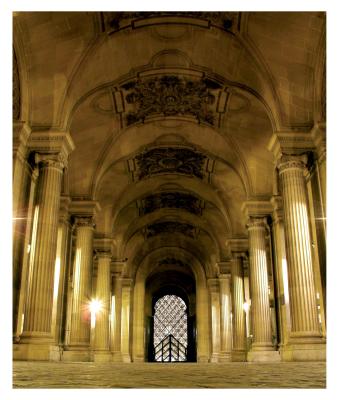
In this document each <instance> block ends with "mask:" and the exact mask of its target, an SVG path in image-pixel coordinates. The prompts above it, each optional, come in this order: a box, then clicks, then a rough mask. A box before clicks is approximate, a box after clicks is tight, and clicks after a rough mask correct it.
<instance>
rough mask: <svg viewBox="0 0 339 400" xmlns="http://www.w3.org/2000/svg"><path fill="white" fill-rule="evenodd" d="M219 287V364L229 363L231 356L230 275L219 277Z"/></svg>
mask: <svg viewBox="0 0 339 400" xmlns="http://www.w3.org/2000/svg"><path fill="white" fill-rule="evenodd" d="M219 287H220V357H219V361H220V362H228V361H231V354H232V320H231V312H232V301H231V275H230V274H221V275H219Z"/></svg>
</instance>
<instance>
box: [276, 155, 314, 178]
mask: <svg viewBox="0 0 339 400" xmlns="http://www.w3.org/2000/svg"><path fill="white" fill-rule="evenodd" d="M307 161H308V158H307V155H305V154H304V155H300V156H286V155H283V156H282V157H281V158H280V160H279V161H278V163H277V167H278V170H279V174H282V173H284V172H285V171H288V170H290V169H300V170H302V171H303V172H304V171H305V170H306V166H307Z"/></svg>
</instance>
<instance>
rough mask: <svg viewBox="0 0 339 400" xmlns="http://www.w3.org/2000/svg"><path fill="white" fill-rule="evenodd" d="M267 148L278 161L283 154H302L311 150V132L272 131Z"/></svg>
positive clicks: (312, 142)
mask: <svg viewBox="0 0 339 400" xmlns="http://www.w3.org/2000/svg"><path fill="white" fill-rule="evenodd" d="M267 149H268V150H269V151H271V152H272V153H273V155H274V158H275V160H276V161H278V160H279V159H280V158H281V157H282V155H283V154H302V153H305V152H307V151H313V150H314V149H315V144H314V140H313V137H312V134H311V132H294V131H292V132H291V131H288V132H286V131H284V132H275V133H273V135H272V136H271V139H270V141H269V144H268V146H267Z"/></svg>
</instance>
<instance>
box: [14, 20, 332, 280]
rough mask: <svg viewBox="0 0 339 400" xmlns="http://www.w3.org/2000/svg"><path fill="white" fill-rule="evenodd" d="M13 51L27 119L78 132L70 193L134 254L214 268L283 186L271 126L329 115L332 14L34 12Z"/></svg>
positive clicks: (126, 253) (101, 229)
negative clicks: (255, 203)
mask: <svg viewBox="0 0 339 400" xmlns="http://www.w3.org/2000/svg"><path fill="white" fill-rule="evenodd" d="M14 50H15V56H16V59H17V64H18V72H19V76H20V102H21V103H20V107H19V108H20V112H19V114H20V115H17V117H18V118H20V119H21V120H25V121H27V123H28V124H29V125H30V126H31V127H32V129H33V130H37V129H43V130H46V129H47V130H51V131H53V130H56V129H58V130H68V131H69V132H70V134H71V136H72V139H73V141H74V144H75V150H74V152H73V153H72V154H71V155H70V160H69V165H68V169H67V179H68V187H69V193H68V194H69V195H70V196H71V197H72V198H73V199H75V200H77V199H90V200H96V201H98V202H99V203H100V206H101V211H100V213H99V214H98V216H97V222H96V223H97V228H96V231H97V234H98V235H106V236H110V237H112V238H113V239H114V243H115V244H116V248H117V254H118V255H119V256H121V257H129V258H130V259H132V260H134V262H137V261H136V260H141V259H142V258H143V257H146V256H147V254H150V253H151V252H152V251H154V250H155V249H158V248H165V247H166V248H168V249H169V251H168V256H169V257H172V258H173V257H174V256H177V257H179V258H180V254H181V258H182V259H184V258H185V257H186V258H187V254H188V253H189V254H191V255H192V257H196V258H198V260H199V261H200V262H201V263H202V264H203V265H210V266H212V267H211V274H213V265H214V264H215V263H216V262H217V261H222V260H224V259H225V258H227V249H226V248H225V241H226V240H227V239H228V238H235V237H245V236H246V229H245V224H246V221H245V219H244V216H243V214H242V213H241V205H242V203H243V202H244V201H246V200H250V199H269V197H270V196H271V195H272V193H273V186H274V182H273V176H274V174H273V171H274V160H273V155H272V154H271V153H270V152H269V151H268V150H267V145H268V142H269V140H270V138H271V135H272V133H273V132H275V131H278V130H283V131H286V130H288V131H291V130H292V131H294V132H296V135H297V133H298V131H308V130H310V129H311V128H312V126H313V124H314V123H315V122H317V121H319V120H321V119H323V118H324V115H323V114H324V96H323V91H324V70H325V69H324V61H325V15H324V13H317V12H298V13H296V12H248V13H237V12H222V13H216V12H211V13H207V12H196V13H194V12H187V13H180V12H177V13H166V12H160V13H152V12H148V13H139V12H128V13H122V12H116V13H111V12H105V13H100V12H23V13H16V14H15V16H14ZM184 253H185V257H184V256H183V254H184ZM138 262H139V261H138ZM182 262H184V261H182ZM185 262H187V259H185ZM206 268H207V267H206Z"/></svg>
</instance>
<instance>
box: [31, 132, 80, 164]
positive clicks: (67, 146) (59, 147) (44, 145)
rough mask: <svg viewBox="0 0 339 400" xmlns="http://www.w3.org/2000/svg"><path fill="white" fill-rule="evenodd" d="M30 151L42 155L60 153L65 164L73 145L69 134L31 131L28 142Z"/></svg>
mask: <svg viewBox="0 0 339 400" xmlns="http://www.w3.org/2000/svg"><path fill="white" fill-rule="evenodd" d="M28 147H29V149H30V151H34V152H37V153H42V154H49V153H51V154H56V153H60V154H61V157H62V158H63V160H65V163H66V161H67V159H68V156H69V155H70V153H71V152H72V151H73V150H74V148H75V145H74V143H73V140H72V138H71V135H70V133H69V132H65V131H53V130H46V131H40V130H37V131H33V132H31V134H30V137H29V140H28Z"/></svg>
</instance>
